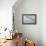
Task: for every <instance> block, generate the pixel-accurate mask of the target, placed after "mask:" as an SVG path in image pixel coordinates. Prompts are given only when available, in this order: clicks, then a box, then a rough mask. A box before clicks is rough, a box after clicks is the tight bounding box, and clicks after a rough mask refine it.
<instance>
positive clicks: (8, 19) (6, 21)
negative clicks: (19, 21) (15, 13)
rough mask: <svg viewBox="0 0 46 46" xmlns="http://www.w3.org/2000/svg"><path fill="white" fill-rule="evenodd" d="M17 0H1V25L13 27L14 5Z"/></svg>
mask: <svg viewBox="0 0 46 46" xmlns="http://www.w3.org/2000/svg"><path fill="white" fill-rule="evenodd" d="M15 2H16V0H0V27H7V28H9V29H11V28H12V6H13V5H14V3H15Z"/></svg>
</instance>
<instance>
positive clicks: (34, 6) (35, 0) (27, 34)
mask: <svg viewBox="0 0 46 46" xmlns="http://www.w3.org/2000/svg"><path fill="white" fill-rule="evenodd" d="M14 6H16V5H14ZM40 10H41V1H40V0H23V1H22V2H21V3H20V5H19V6H17V7H14V8H13V11H14V19H15V22H14V23H15V29H17V30H18V32H22V33H23V37H24V38H28V39H32V40H34V41H35V43H36V46H41V34H40V33H41V25H40V12H41V11H40ZM22 14H37V24H36V25H23V24H22Z"/></svg>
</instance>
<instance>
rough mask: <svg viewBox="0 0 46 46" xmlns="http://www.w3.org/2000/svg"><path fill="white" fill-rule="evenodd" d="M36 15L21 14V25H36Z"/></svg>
mask: <svg viewBox="0 0 46 46" xmlns="http://www.w3.org/2000/svg"><path fill="white" fill-rule="evenodd" d="M36 20H37V15H36V14H23V15H22V24H36Z"/></svg>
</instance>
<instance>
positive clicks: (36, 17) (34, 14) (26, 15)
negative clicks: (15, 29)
mask: <svg viewBox="0 0 46 46" xmlns="http://www.w3.org/2000/svg"><path fill="white" fill-rule="evenodd" d="M24 16H32V17H33V16H35V23H24ZM36 22H37V14H22V24H36Z"/></svg>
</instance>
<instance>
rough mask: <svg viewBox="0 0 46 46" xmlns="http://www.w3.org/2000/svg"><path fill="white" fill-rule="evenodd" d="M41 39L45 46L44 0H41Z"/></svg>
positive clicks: (45, 5)
mask: <svg viewBox="0 0 46 46" xmlns="http://www.w3.org/2000/svg"><path fill="white" fill-rule="evenodd" d="M41 41H42V46H46V0H41Z"/></svg>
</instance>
